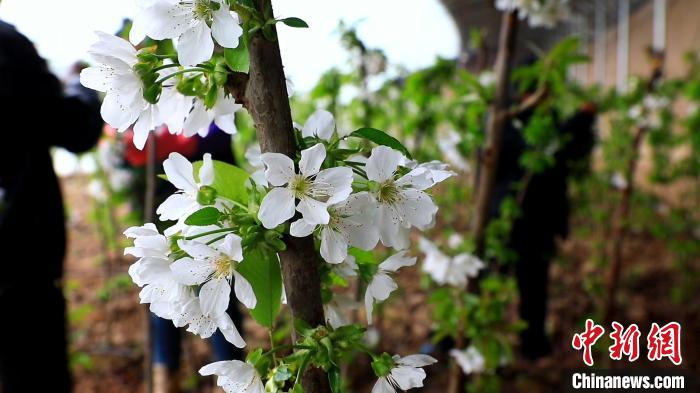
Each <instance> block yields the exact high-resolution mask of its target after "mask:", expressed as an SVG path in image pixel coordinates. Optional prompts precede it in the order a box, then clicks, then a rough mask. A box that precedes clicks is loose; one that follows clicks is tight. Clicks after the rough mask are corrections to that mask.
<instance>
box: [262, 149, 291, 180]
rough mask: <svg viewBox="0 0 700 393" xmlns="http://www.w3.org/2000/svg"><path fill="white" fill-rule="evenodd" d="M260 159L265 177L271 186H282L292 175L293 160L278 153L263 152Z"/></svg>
mask: <svg viewBox="0 0 700 393" xmlns="http://www.w3.org/2000/svg"><path fill="white" fill-rule="evenodd" d="M260 161H262V162H263V164H265V178H266V179H267V181H268V182H270V184H272V185H273V186H277V187H279V186H282V185H284V184H286V183H288V182H289V181H290V180H291V179H292V178H293V177H294V174H295V173H294V161H292V159H291V158H289V157H287V156H285V155H284V154H280V153H263V154H261V155H260Z"/></svg>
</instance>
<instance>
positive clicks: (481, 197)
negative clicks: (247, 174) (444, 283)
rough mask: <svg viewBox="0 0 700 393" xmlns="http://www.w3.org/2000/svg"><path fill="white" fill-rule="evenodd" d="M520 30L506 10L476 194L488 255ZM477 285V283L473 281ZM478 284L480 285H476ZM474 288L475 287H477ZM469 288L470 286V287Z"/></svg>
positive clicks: (451, 388)
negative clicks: (488, 233)
mask: <svg viewBox="0 0 700 393" xmlns="http://www.w3.org/2000/svg"><path fill="white" fill-rule="evenodd" d="M517 30H518V17H517V11H511V12H506V13H504V14H503V18H502V20H501V31H500V36H499V42H498V54H497V56H496V65H495V72H496V94H495V98H494V101H493V102H492V104H491V108H490V115H489V119H488V124H487V129H486V146H485V148H484V152H483V157H482V159H481V165H480V166H479V179H478V188H477V190H476V191H477V195H476V208H475V215H474V220H473V222H472V234H473V236H474V241H475V244H476V255H478V256H479V257H483V256H484V251H485V250H484V243H485V241H484V240H485V236H484V235H485V233H486V225H487V224H488V220H489V206H490V203H491V198H492V195H493V188H494V185H495V183H496V170H497V169H498V156H499V153H500V150H501V141H502V130H503V126H504V125H505V124H506V121H507V120H508V119H509V118H510V116H509V115H510V113H509V111H508V89H509V86H510V68H511V63H512V58H513V53H514V50H515V38H516V32H517ZM472 285H474V284H472ZM473 288H476V286H473ZM473 288H472V290H473ZM466 289H467V290H469V288H466ZM465 329H466V326H464V325H463V321H460V324H459V326H458V328H457V332H456V347H457V348H458V349H464V346H465V337H464V331H465ZM447 391H448V392H449V393H459V392H462V391H464V374H463V373H462V370H461V369H460V368H459V366H458V365H457V364H456V363H455V362H452V365H451V367H450V375H449V380H448V389H447Z"/></svg>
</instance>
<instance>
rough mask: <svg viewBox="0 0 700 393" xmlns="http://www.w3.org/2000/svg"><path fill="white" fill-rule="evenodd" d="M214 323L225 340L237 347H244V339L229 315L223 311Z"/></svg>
mask: <svg viewBox="0 0 700 393" xmlns="http://www.w3.org/2000/svg"><path fill="white" fill-rule="evenodd" d="M216 324H217V326H218V327H219V330H220V331H221V333H222V334H223V335H224V338H225V339H226V341H228V342H230V343H231V344H233V345H235V346H236V347H238V348H243V347H245V340H243V337H241V334H240V333H239V332H238V329H236V325H235V324H234V323H233V321H232V320H231V317H230V316H229V315H228V314H227V313H223V314H221V315H219V316H218V317H217V320H216Z"/></svg>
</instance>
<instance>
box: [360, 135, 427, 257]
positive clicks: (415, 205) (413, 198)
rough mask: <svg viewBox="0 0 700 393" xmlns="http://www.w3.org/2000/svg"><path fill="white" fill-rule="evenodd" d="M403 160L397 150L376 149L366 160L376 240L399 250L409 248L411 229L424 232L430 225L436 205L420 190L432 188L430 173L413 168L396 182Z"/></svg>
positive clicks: (419, 168)
mask: <svg viewBox="0 0 700 393" xmlns="http://www.w3.org/2000/svg"><path fill="white" fill-rule="evenodd" d="M405 161H406V158H405V157H404V156H403V155H402V154H401V153H399V152H398V151H396V150H393V149H391V148H389V147H386V146H377V147H375V148H374V149H372V154H371V155H370V157H369V159H368V160H367V164H366V166H365V170H366V172H367V177H368V178H369V180H372V181H374V182H375V183H376V187H375V188H374V191H373V192H372V194H371V195H372V196H373V198H374V201H375V205H376V215H375V225H377V227H378V229H379V239H380V240H381V241H382V244H384V245H385V246H387V247H393V248H395V249H398V250H401V249H405V248H406V247H408V245H409V241H408V232H409V229H410V228H411V227H412V226H416V227H418V228H419V229H426V228H428V227H429V226H431V225H432V224H433V220H434V217H435V213H437V210H438V208H437V206H436V205H435V203H434V202H433V200H432V198H431V197H430V196H429V195H428V194H426V193H425V192H424V191H423V190H425V189H427V188H429V187H431V186H432V185H434V184H435V183H436V182H435V179H434V177H433V171H432V170H431V169H428V168H426V167H420V166H419V167H416V168H415V169H413V170H412V171H411V172H409V173H407V174H406V175H404V176H401V177H400V178H398V179H396V177H397V176H396V172H397V170H398V168H399V164H400V163H401V162H405Z"/></svg>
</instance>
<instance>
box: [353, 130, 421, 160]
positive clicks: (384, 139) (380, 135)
mask: <svg viewBox="0 0 700 393" xmlns="http://www.w3.org/2000/svg"><path fill="white" fill-rule="evenodd" d="M350 136H352V137H355V138H364V139H367V140H369V141H371V142H374V143H376V144H378V145H383V146H388V147H390V148H392V149H394V150H398V151H400V152H401V153H403V154H404V155H405V156H406V157H408V158H411V153H410V152H409V151H408V149H406V147H405V146H404V145H403V144H402V143H401V142H399V140H398V139H396V138H394V137H393V136H391V135H389V134H387V133H386V132H384V131H381V130H378V129H376V128H369V127H364V128H360V129H357V130H355V131H353V132H352V133H350Z"/></svg>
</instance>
